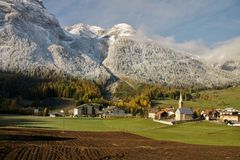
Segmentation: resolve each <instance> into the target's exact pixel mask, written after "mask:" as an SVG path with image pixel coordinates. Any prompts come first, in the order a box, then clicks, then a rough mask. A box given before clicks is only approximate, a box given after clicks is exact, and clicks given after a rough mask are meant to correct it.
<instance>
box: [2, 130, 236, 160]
mask: <svg viewBox="0 0 240 160" xmlns="http://www.w3.org/2000/svg"><path fill="white" fill-rule="evenodd" d="M0 159H1V160H23V159H24V160H25V159H28V160H35V159H36V160H55V159H59V160H75V159H80V160H107V159H111V160H120V159H127V160H128V159H129V160H134V159H137V160H191V159H192V160H208V159H209V160H224V159H226V160H239V159H240V147H219V146H203V145H190V144H183V143H175V142H163V141H155V140H151V139H148V138H144V137H141V136H137V135H134V134H129V133H123V132H71V131H65V132H64V133H63V132H61V131H49V130H37V129H6V128H5V129H3V128H0Z"/></svg>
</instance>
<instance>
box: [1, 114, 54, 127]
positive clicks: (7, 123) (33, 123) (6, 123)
mask: <svg viewBox="0 0 240 160" xmlns="http://www.w3.org/2000/svg"><path fill="white" fill-rule="evenodd" d="M47 123H48V122H47V121H41V120H33V119H26V118H21V117H13V116H9V117H6V116H0V127H24V128H46V129H54V127H41V126H39V124H47Z"/></svg>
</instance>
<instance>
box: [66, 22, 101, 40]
mask: <svg viewBox="0 0 240 160" xmlns="http://www.w3.org/2000/svg"><path fill="white" fill-rule="evenodd" d="M65 30H66V31H68V32H69V33H71V34H74V35H79V36H84V37H92V38H94V37H98V36H102V34H103V33H104V32H105V30H104V29H103V28H101V27H98V26H90V25H87V24H82V23H79V24H75V25H72V26H68V27H66V28H65Z"/></svg>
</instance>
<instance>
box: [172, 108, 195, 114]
mask: <svg viewBox="0 0 240 160" xmlns="http://www.w3.org/2000/svg"><path fill="white" fill-rule="evenodd" d="M176 114H193V111H192V110H191V109H190V108H178V109H177V111H176Z"/></svg>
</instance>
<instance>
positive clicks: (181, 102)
mask: <svg viewBox="0 0 240 160" xmlns="http://www.w3.org/2000/svg"><path fill="white" fill-rule="evenodd" d="M182 107H183V100H182V92H180V96H179V102H178V108H182Z"/></svg>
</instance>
